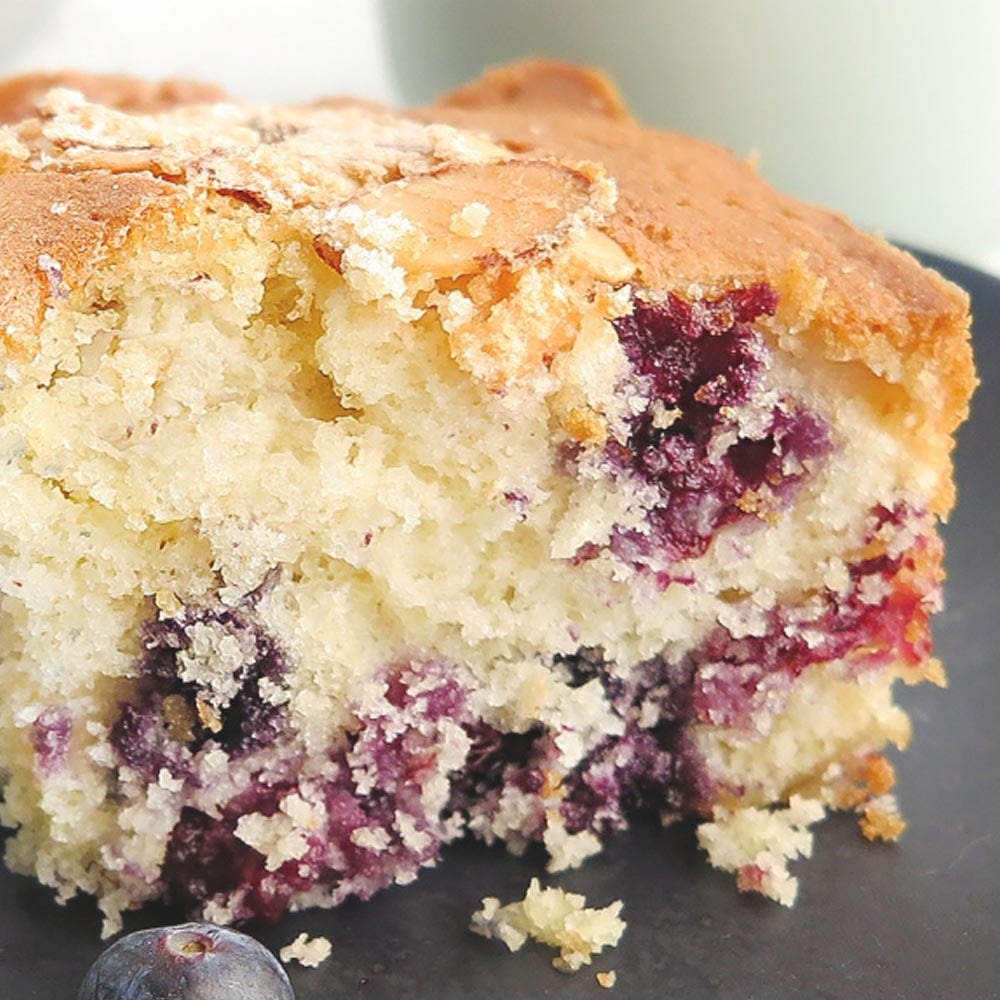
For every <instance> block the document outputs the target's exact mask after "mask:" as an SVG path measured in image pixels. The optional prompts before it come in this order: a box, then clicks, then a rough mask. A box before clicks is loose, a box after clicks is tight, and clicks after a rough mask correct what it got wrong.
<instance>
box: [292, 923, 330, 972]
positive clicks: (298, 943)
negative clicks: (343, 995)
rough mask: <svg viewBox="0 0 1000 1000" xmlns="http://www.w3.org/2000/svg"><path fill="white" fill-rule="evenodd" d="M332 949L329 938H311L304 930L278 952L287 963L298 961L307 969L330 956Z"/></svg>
mask: <svg viewBox="0 0 1000 1000" xmlns="http://www.w3.org/2000/svg"><path fill="white" fill-rule="evenodd" d="M331 951H333V945H331V944H330V941H329V939H328V938H325V937H315V938H310V937H309V935H308V934H306V933H305V932H303V933H302V934H300V935H299V936H298V937H297V938H296V939H295V940H294V941H293V942H292V943H291V944H288V945H285V947H284V948H282V949H281V951H280V952H279V953H278V954H279V957H280V958H281V961H282V962H284V963H285V964H286V965H287V964H288V963H289V962H298V963H299V965H304V966H305V967H306V968H307V969H315V968H317V967H318V966H320V965H322V964H323V963H324V962H325V961H326V960H327V959H328V958H329V957H330V952H331Z"/></svg>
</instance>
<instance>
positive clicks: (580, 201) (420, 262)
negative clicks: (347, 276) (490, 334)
mask: <svg viewBox="0 0 1000 1000" xmlns="http://www.w3.org/2000/svg"><path fill="white" fill-rule="evenodd" d="M614 197H615V191H614V185H613V184H612V183H611V182H610V181H609V180H607V178H606V177H604V175H603V174H602V172H601V170H600V168H598V167H596V166H591V165H586V164H584V165H576V166H570V165H569V164H565V163H559V162H555V161H552V160H506V161H503V162H500V163H497V162H493V163H465V164H456V165H454V166H448V167H444V168H442V169H440V170H437V171H435V172H433V173H429V174H420V175H418V176H416V177H408V178H404V179H403V180H399V181H393V182H392V183H390V184H386V185H384V186H383V187H381V188H378V189H377V190H374V191H370V192H368V193H367V194H363V195H361V196H360V197H358V198H356V199H354V200H353V201H352V202H351V203H349V204H351V205H352V206H354V210H353V215H354V217H357V215H358V212H357V210H358V209H360V210H361V217H362V218H364V219H366V220H368V222H369V223H370V222H371V221H372V220H375V219H379V218H382V219H388V218H389V217H394V218H399V217H400V216H401V217H402V218H404V219H406V220H407V221H408V222H409V223H410V224H411V227H412V229H409V230H408V231H407V232H405V233H402V234H401V235H399V236H398V237H397V238H396V239H394V241H393V244H392V246H391V247H386V249H390V250H391V251H392V253H393V256H394V258H395V262H396V264H397V265H399V266H401V267H403V268H404V269H405V270H407V271H409V272H410V273H419V274H428V275H430V276H431V277H433V278H434V279H435V280H440V279H447V278H452V279H454V278H459V277H462V276H467V275H473V274H479V273H481V272H483V271H485V270H487V269H488V268H490V267H492V266H497V265H502V264H507V265H515V266H516V265H517V264H525V263H528V262H534V261H536V260H537V259H538V258H539V257H541V256H547V255H550V254H551V253H552V251H553V250H554V249H555V248H556V247H557V246H559V245H560V244H561V243H563V242H564V241H565V240H567V239H568V238H569V237H570V236H572V235H575V234H576V233H578V232H582V231H583V229H584V228H585V227H589V226H593V225H596V224H597V223H598V222H599V221H601V219H603V218H604V217H605V216H606V215H607V214H608V212H610V210H611V208H612V207H613V205H614ZM469 205H477V206H483V207H484V208H485V209H486V211H485V212H483V211H482V210H479V214H480V216H481V217H483V224H482V226H481V227H477V228H476V230H475V235H471V234H470V233H468V232H466V233H463V232H462V231H461V230H459V231H458V232H456V231H455V230H456V227H455V226H454V225H453V220H454V218H455V217H456V214H459V215H460V214H461V213H462V212H463V210H465V209H466V208H467V206H469ZM345 216H346V213H345ZM345 216H342V218H344V217H345ZM346 217H347V218H350V216H346ZM372 228H373V227H372V226H371V225H370V224H369V225H365V226H364V227H363V229H364V230H365V231H362V227H361V226H358V225H357V224H352V223H347V222H342V224H341V226H339V227H338V230H339V231H336V230H335V231H334V232H333V233H330V234H328V235H327V236H325V237H320V240H319V242H320V243H321V244H326V245H325V246H324V247H323V248H322V249H320V248H319V247H318V248H317V250H318V252H319V253H320V256H321V257H323V258H324V259H326V260H328V261H329V260H336V259H337V254H336V250H337V249H343V248H344V247H346V246H347V245H349V244H350V243H351V242H356V241H357V240H358V239H361V240H362V241H363V242H370V238H367V239H366V236H367V232H369V231H371V230H372ZM345 230H346V231H345ZM331 251H332V252H331Z"/></svg>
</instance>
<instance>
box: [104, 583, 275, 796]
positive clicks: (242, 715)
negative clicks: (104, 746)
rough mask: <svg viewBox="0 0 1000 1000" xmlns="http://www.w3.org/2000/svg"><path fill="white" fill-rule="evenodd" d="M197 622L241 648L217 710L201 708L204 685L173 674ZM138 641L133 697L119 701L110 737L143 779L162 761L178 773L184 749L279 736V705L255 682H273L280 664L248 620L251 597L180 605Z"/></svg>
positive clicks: (251, 745)
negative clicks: (215, 604)
mask: <svg viewBox="0 0 1000 1000" xmlns="http://www.w3.org/2000/svg"><path fill="white" fill-rule="evenodd" d="M198 626H209V627H210V628H211V630H212V633H213V634H214V635H216V636H219V637H221V638H223V639H229V640H232V642H233V643H235V644H236V645H237V646H238V647H239V648H240V649H241V650H243V651H244V655H243V657H242V662H240V664H239V665H238V666H237V667H236V668H235V669H234V670H233V672H232V678H233V682H234V687H235V693H234V694H233V695H232V696H231V697H230V698H229V699H228V703H227V704H226V705H224V706H223V707H222V708H221V709H218V710H212V709H206V707H205V706H206V701H205V698H206V695H207V693H208V692H206V691H205V690H204V689H203V688H202V687H201V686H199V684H197V683H194V682H192V681H190V680H184V679H183V678H182V676H181V665H180V663H179V662H178V654H180V653H181V652H182V651H185V650H188V649H189V648H190V647H191V645H192V641H193V636H194V634H195V631H196V629H197V627H198ZM142 644H143V648H144V651H143V654H142V656H141V657H140V659H139V663H138V665H137V669H136V673H137V675H138V682H137V685H136V697H135V699H134V700H133V701H131V702H129V703H127V704H124V705H122V708H121V711H120V714H119V717H118V720H117V721H116V722H115V724H114V725H113V727H112V730H111V744H112V746H113V747H114V749H115V751H116V753H117V756H118V759H119V760H120V762H121V763H122V764H125V765H127V766H128V767H130V768H132V769H133V770H134V771H136V772H138V773H139V774H140V775H141V776H142V777H144V779H145V780H146V781H153V780H155V779H156V776H157V775H158V774H159V772H160V770H161V769H163V768H166V769H167V770H168V771H169V772H170V773H171V774H172V775H174V776H175V777H179V776H181V775H182V774H184V773H185V771H186V770H187V768H188V765H189V763H190V760H191V757H192V755H193V754H195V753H197V752H198V751H199V750H200V749H202V748H203V747H205V746H206V745H208V744H212V745H215V746H218V747H221V748H222V749H223V750H225V751H226V752H227V753H228V754H230V755H231V756H240V755H242V754H245V753H247V752H249V751H250V750H253V749H256V748H258V747H262V746H268V745H270V744H271V743H273V742H275V741H276V740H277V739H278V738H279V737H280V736H281V735H282V733H283V731H284V728H285V723H284V710H283V708H282V707H281V706H277V705H274V704H272V703H271V702H270V701H267V700H266V699H265V698H263V697H262V695H261V682H262V681H264V680H267V681H270V682H272V683H273V684H275V685H278V686H279V687H280V686H281V685H282V684H283V681H284V677H285V674H286V673H287V671H288V663H287V660H286V659H285V656H284V654H283V652H282V651H281V649H280V648H279V647H278V645H277V643H276V642H275V641H274V639H273V638H272V637H271V636H270V635H268V634H267V632H266V631H265V630H264V629H263V628H262V627H261V625H260V624H259V623H258V622H257V621H256V619H255V615H254V611H253V606H252V604H249V603H246V604H244V605H243V606H241V607H238V608H226V607H219V608H188V609H187V610H185V611H184V612H183V613H182V614H181V615H179V616H177V617H175V618H160V619H156V620H153V621H149V622H147V623H146V624H145V626H144V627H143V635H142Z"/></svg>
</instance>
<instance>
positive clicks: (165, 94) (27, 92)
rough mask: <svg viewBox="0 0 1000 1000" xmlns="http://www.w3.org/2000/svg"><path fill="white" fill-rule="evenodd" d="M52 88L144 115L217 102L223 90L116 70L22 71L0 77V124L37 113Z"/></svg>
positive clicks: (188, 81) (223, 95)
mask: <svg viewBox="0 0 1000 1000" xmlns="http://www.w3.org/2000/svg"><path fill="white" fill-rule="evenodd" d="M56 87H64V88H66V89H68V90H77V91H79V92H80V93H81V94H84V95H85V96H86V97H87V99H88V100H89V101H93V102H94V103H95V104H104V105H106V106H107V107H109V108H118V109H120V110H122V111H132V112H135V113H137V114H148V113H150V112H156V111H166V110H168V109H169V108H173V107H176V106H177V105H179V104H207V103H209V102H211V101H221V100H223V99H224V98H225V91H224V90H223V89H222V88H221V87H217V86H216V85H215V84H213V83H202V82H200V81H197V80H157V81H152V80H141V79H139V78H138V77H134V76H126V75H124V74H119V73H81V72H78V71H76V70H62V71H60V72H57V73H24V74H22V75H20V76H12V77H10V78H9V79H7V80H0V124H8V123H11V122H19V121H22V120H23V119H25V118H31V117H33V116H34V115H36V114H38V108H39V105H40V104H42V103H43V102H44V100H45V95H46V94H47V93H48V92H49V91H50V90H53V89H55V88H56Z"/></svg>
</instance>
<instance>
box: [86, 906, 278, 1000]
mask: <svg viewBox="0 0 1000 1000" xmlns="http://www.w3.org/2000/svg"><path fill="white" fill-rule="evenodd" d="M294 998H295V994H294V992H293V990H292V985H291V983H290V982H289V981H288V976H287V975H286V974H285V970H284V969H283V968H282V967H281V965H280V963H279V962H278V960H277V959H276V958H275V957H274V956H273V955H272V954H271V953H270V952H269V951H268V950H267V949H266V948H265V947H264V946H263V945H262V944H260V943H259V942H257V941H255V940H254V939H253V938H251V937H248V936H247V935H246V934H241V933H240V932H239V931H234V930H232V929H231V928H228V927H216V926H214V925H212V924H180V925H178V926H176V927H157V928H154V929H152V930H146V931H136V932H135V933H133V934H128V935H126V936H125V937H123V938H120V939H119V940H118V941H116V942H115V943H114V944H113V945H111V946H110V947H109V948H107V949H106V950H105V951H104V952H103V953H102V954H101V955H100V957H99V958H98V959H97V961H96V962H94V964H93V965H92V966H91V967H90V970H89V971H88V973H87V976H86V978H85V979H84V981H83V983H82V985H81V986H80V991H79V993H77V1000H294Z"/></svg>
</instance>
